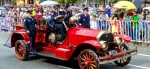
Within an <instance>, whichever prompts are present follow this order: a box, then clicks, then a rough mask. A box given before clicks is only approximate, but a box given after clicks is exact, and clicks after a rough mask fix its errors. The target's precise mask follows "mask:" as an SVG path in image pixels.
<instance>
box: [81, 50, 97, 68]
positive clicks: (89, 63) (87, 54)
mask: <svg viewBox="0 0 150 69" xmlns="http://www.w3.org/2000/svg"><path fill="white" fill-rule="evenodd" d="M78 64H79V67H80V69H99V59H98V56H97V55H96V53H95V52H94V51H93V50H90V49H85V50H83V51H81V53H80V54H79V55H78Z"/></svg>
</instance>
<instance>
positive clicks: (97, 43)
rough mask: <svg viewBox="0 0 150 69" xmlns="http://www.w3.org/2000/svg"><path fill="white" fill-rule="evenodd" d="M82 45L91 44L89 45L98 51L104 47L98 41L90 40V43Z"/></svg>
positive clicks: (85, 42)
mask: <svg viewBox="0 0 150 69" xmlns="http://www.w3.org/2000/svg"><path fill="white" fill-rule="evenodd" d="M81 44H89V45H91V46H93V47H95V48H96V49H100V48H102V45H101V44H100V42H99V41H97V40H88V41H84V42H82V43H81Z"/></svg>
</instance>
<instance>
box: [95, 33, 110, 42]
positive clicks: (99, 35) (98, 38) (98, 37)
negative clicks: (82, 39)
mask: <svg viewBox="0 0 150 69" xmlns="http://www.w3.org/2000/svg"><path fill="white" fill-rule="evenodd" d="M105 33H107V32H106V31H101V32H99V34H98V35H97V36H96V39H97V40H98V41H100V37H101V36H102V35H103V34H105Z"/></svg>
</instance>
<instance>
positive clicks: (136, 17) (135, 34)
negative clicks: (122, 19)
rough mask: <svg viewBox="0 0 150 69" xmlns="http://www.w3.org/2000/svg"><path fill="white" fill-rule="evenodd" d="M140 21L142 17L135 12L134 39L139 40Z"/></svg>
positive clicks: (133, 19) (132, 19)
mask: <svg viewBox="0 0 150 69" xmlns="http://www.w3.org/2000/svg"><path fill="white" fill-rule="evenodd" d="M139 20H140V17H139V16H138V15H137V13H136V11H134V12H133V16H132V17H131V21H132V23H133V39H134V40H137V39H138V36H139Z"/></svg>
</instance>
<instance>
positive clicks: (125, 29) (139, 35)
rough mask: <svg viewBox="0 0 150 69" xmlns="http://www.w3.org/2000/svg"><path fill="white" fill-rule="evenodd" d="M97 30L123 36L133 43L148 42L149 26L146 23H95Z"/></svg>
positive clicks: (127, 21)
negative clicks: (128, 37) (126, 36)
mask: <svg viewBox="0 0 150 69" xmlns="http://www.w3.org/2000/svg"><path fill="white" fill-rule="evenodd" d="M97 22H98V23H97V25H98V26H97V29H99V30H105V31H111V32H112V33H118V34H125V35H128V36H130V37H131V38H132V40H134V41H144V42H148V41H149V39H150V38H149V35H150V30H149V29H150V25H149V23H150V22H148V21H139V22H136V23H133V22H132V21H129V20H125V21H120V20H116V21H109V20H108V21H104V20H103V21H102V20H98V21H97Z"/></svg>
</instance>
